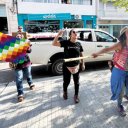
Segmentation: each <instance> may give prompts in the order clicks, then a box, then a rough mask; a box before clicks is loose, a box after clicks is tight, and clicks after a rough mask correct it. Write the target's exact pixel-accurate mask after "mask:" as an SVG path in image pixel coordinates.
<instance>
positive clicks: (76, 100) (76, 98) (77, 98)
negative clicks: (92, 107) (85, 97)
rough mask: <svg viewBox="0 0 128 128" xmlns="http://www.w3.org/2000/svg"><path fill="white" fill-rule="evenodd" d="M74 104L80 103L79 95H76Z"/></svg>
mask: <svg viewBox="0 0 128 128" xmlns="http://www.w3.org/2000/svg"><path fill="white" fill-rule="evenodd" d="M74 102H75V103H76V104H77V103H79V102H80V100H79V97H78V96H77V95H74Z"/></svg>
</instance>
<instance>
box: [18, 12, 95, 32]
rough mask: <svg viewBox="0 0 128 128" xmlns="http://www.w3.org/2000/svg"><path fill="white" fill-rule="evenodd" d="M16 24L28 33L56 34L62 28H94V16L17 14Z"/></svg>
mask: <svg viewBox="0 0 128 128" xmlns="http://www.w3.org/2000/svg"><path fill="white" fill-rule="evenodd" d="M18 24H19V25H21V26H23V28H24V31H27V32H28V33H42V32H53V33H56V32H58V30H59V29H63V28H95V26H96V16H92V15H91V16H86V15H71V14H70V13H59V14H19V15H18Z"/></svg>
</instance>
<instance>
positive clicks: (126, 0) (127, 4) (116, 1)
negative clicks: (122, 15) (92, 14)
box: [102, 0, 128, 11]
mask: <svg viewBox="0 0 128 128" xmlns="http://www.w3.org/2000/svg"><path fill="white" fill-rule="evenodd" d="M109 1H111V2H113V5H114V6H116V7H119V8H125V10H126V11H128V0H102V2H104V3H106V2H109Z"/></svg>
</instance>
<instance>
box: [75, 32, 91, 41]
mask: <svg viewBox="0 0 128 128" xmlns="http://www.w3.org/2000/svg"><path fill="white" fill-rule="evenodd" d="M77 38H78V40H82V41H92V34H91V31H78V32H77Z"/></svg>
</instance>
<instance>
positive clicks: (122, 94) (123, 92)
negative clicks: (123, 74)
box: [117, 84, 128, 107]
mask: <svg viewBox="0 0 128 128" xmlns="http://www.w3.org/2000/svg"><path fill="white" fill-rule="evenodd" d="M124 95H126V96H128V88H127V87H126V85H125V84H124V86H123V88H122V91H121V93H120V95H119V97H118V99H117V106H118V107H120V105H122V100H123V96H124Z"/></svg>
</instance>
